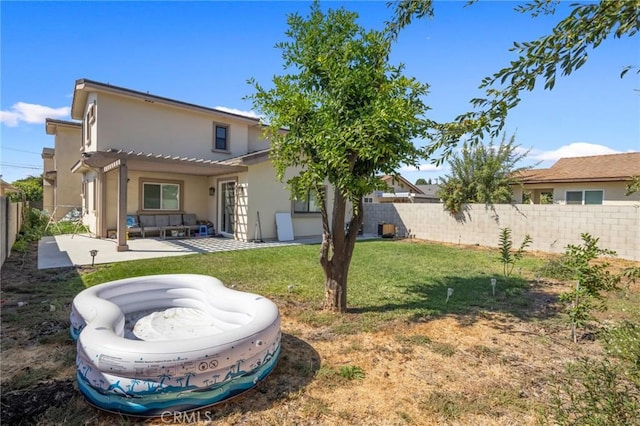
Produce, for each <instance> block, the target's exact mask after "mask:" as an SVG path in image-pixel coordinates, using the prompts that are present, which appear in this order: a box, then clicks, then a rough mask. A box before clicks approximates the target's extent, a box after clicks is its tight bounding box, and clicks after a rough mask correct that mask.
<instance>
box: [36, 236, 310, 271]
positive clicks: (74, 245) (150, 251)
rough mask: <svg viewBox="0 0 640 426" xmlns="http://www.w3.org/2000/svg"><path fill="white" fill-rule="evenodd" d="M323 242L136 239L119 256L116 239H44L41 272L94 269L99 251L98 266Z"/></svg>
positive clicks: (39, 246) (82, 237) (40, 249)
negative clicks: (65, 268) (92, 251)
mask: <svg viewBox="0 0 640 426" xmlns="http://www.w3.org/2000/svg"><path fill="white" fill-rule="evenodd" d="M319 242H320V238H319V237H318V238H306V239H298V240H295V241H266V242H263V243H260V242H258V243H253V242H243V241H236V240H232V239H229V238H215V237H203V238H185V239H166V240H163V239H160V238H135V239H130V240H128V241H127V243H128V245H129V251H122V252H118V251H117V250H116V246H117V242H116V240H113V239H100V238H93V237H91V236H90V235H89V234H76V235H70V234H68V235H57V236H55V237H43V238H42V239H41V240H40V241H39V243H38V269H49V268H64V267H70V266H80V265H91V263H92V258H91V254H90V252H91V250H97V251H98V253H97V254H96V256H95V259H94V260H95V264H100V263H113V262H124V261H128V260H137V259H151V258H156V257H169V256H184V255H187V254H195V253H212V252H218V251H233V250H250V249H259V248H267V247H280V246H290V245H300V244H317V243H319Z"/></svg>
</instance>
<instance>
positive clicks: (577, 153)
mask: <svg viewBox="0 0 640 426" xmlns="http://www.w3.org/2000/svg"><path fill="white" fill-rule="evenodd" d="M619 152H620V151H616V150H614V149H611V148H609V147H607V146H604V145H598V144H593V143H587V142H574V143H570V144H569V145H564V146H561V147H560V148H558V149H555V150H552V151H541V152H533V151H532V152H531V154H529V156H530V157H531V158H533V159H534V160H542V161H558V160H559V159H560V158H567V157H588V156H591V155H606V154H618V153H619Z"/></svg>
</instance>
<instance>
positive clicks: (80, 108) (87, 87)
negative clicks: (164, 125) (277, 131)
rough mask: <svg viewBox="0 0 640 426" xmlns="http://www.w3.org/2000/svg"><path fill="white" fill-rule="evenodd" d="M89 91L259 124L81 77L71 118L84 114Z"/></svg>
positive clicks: (239, 117)
mask: <svg viewBox="0 0 640 426" xmlns="http://www.w3.org/2000/svg"><path fill="white" fill-rule="evenodd" d="M89 92H103V93H111V94H114V95H119V96H124V97H127V98H132V99H139V100H143V101H145V102H151V103H156V102H157V103H160V104H163V105H167V106H171V107H174V108H180V109H186V110H191V111H198V112H202V113H205V114H213V115H217V116H220V117H227V118H229V117H231V118H235V119H239V120H243V121H247V122H249V123H251V124H256V125H259V124H260V119H259V118H256V117H250V116H248V115H241V114H237V113H233V112H229V111H227V110H223V109H218V108H209V107H205V106H201V105H195V104H191V103H188V102H182V101H178V100H175V99H169V98H165V97H162V96H157V95H152V94H150V93H148V92H146V93H145V92H139V91H137V90H131V89H127V88H124V87H119V86H113V85H111V84H108V83H100V82H98V81H93V80H89V79H86V78H82V79H79V80H76V84H75V89H74V91H73V101H72V102H71V118H74V119H76V120H82V119H83V116H84V107H85V105H86V103H87V96H88V94H89Z"/></svg>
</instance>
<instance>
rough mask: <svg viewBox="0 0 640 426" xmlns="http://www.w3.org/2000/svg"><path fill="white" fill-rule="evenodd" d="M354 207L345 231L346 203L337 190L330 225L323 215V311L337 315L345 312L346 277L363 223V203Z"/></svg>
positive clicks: (321, 256) (321, 255) (321, 261)
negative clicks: (353, 212)
mask: <svg viewBox="0 0 640 426" xmlns="http://www.w3.org/2000/svg"><path fill="white" fill-rule="evenodd" d="M359 204H360V205H358V206H354V207H355V214H354V215H353V217H351V220H350V221H349V227H348V229H349V230H348V231H346V232H345V229H344V226H345V213H346V208H347V203H346V200H345V199H344V197H343V196H342V194H340V192H339V191H338V190H335V192H334V204H333V217H332V223H331V226H329V222H328V218H327V216H326V212H323V228H324V233H323V237H322V248H321V253H320V264H321V265H322V268H323V270H324V277H325V299H324V308H325V309H327V310H331V311H336V312H345V311H346V310H347V277H348V275H349V265H350V264H351V257H352V256H353V249H354V247H355V243H356V237H357V235H358V230H359V229H360V225H361V224H362V220H363V218H362V209H361V208H360V206H361V205H362V201H360V203H359Z"/></svg>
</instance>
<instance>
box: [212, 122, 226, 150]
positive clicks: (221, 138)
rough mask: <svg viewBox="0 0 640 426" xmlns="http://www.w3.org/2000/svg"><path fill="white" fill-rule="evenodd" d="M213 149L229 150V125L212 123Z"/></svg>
mask: <svg viewBox="0 0 640 426" xmlns="http://www.w3.org/2000/svg"><path fill="white" fill-rule="evenodd" d="M213 150H214V151H227V152H228V151H229V126H226V125H223V124H215V123H214V125H213Z"/></svg>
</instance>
